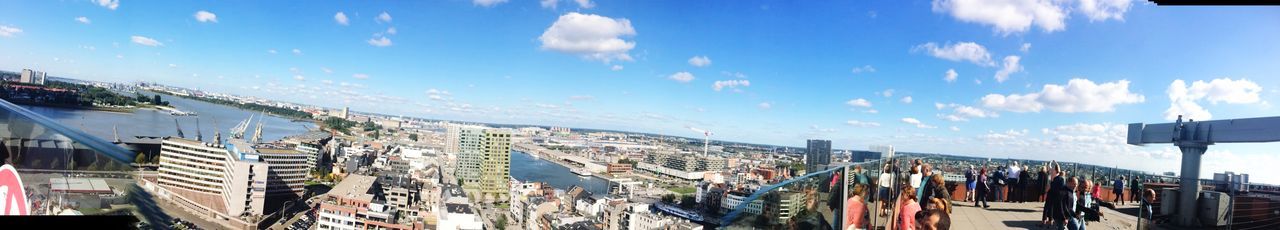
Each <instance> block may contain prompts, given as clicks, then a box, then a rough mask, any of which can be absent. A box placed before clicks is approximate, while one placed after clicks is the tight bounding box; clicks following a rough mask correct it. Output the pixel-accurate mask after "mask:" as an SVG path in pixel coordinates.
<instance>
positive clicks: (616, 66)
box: [609, 65, 622, 71]
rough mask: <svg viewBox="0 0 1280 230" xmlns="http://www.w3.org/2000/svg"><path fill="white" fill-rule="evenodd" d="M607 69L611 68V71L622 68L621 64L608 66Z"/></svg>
mask: <svg viewBox="0 0 1280 230" xmlns="http://www.w3.org/2000/svg"><path fill="white" fill-rule="evenodd" d="M609 70H613V71H618V70H622V65H613V66H611V67H609Z"/></svg>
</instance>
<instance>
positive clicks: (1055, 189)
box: [1041, 161, 1066, 226]
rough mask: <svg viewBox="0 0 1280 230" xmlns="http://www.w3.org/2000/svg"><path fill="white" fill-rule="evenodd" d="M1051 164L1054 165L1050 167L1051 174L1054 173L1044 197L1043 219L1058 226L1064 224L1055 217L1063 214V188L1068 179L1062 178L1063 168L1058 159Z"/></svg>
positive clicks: (1045, 222)
mask: <svg viewBox="0 0 1280 230" xmlns="http://www.w3.org/2000/svg"><path fill="white" fill-rule="evenodd" d="M1049 165H1050V166H1051V167H1052V168H1050V169H1049V174H1050V175H1053V179H1052V181H1050V182H1049V191H1048V192H1047V193H1046V194H1045V197H1044V213H1043V214H1042V216H1041V221H1042V222H1043V223H1044V224H1045V225H1049V224H1054V225H1055V226H1058V225H1061V224H1064V223H1061V222H1056V221H1057V219H1055V217H1056V216H1059V215H1062V214H1061V213H1060V212H1062V207H1061V206H1062V194H1061V190H1062V188H1063V187H1066V179H1064V178H1062V168H1061V166H1059V165H1058V162H1057V161H1051V162H1050V163H1049Z"/></svg>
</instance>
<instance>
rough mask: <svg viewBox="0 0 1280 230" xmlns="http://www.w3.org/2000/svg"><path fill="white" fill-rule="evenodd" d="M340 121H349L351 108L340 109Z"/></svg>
mask: <svg viewBox="0 0 1280 230" xmlns="http://www.w3.org/2000/svg"><path fill="white" fill-rule="evenodd" d="M342 119H343V120H346V119H351V107H342Z"/></svg>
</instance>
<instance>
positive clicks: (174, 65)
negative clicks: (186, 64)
mask: <svg viewBox="0 0 1280 230" xmlns="http://www.w3.org/2000/svg"><path fill="white" fill-rule="evenodd" d="M169 68H178V65H177V64H173V63H169Z"/></svg>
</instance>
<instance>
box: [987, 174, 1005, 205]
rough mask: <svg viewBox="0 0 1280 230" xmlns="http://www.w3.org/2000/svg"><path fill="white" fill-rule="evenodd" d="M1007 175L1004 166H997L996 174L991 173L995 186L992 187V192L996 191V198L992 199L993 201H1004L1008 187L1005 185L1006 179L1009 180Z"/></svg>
mask: <svg viewBox="0 0 1280 230" xmlns="http://www.w3.org/2000/svg"><path fill="white" fill-rule="evenodd" d="M1006 175H1007V174H1005V169H1004V166H996V170H995V172H991V183H993V184H994V186H991V190H992V191H994V194H995V197H994V198H992V199H991V201H995V202H1002V201H1004V195H1005V194H1004V191H1005V187H1006V185H1007V184H1005V179H1008V178H1007V176H1006Z"/></svg>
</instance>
